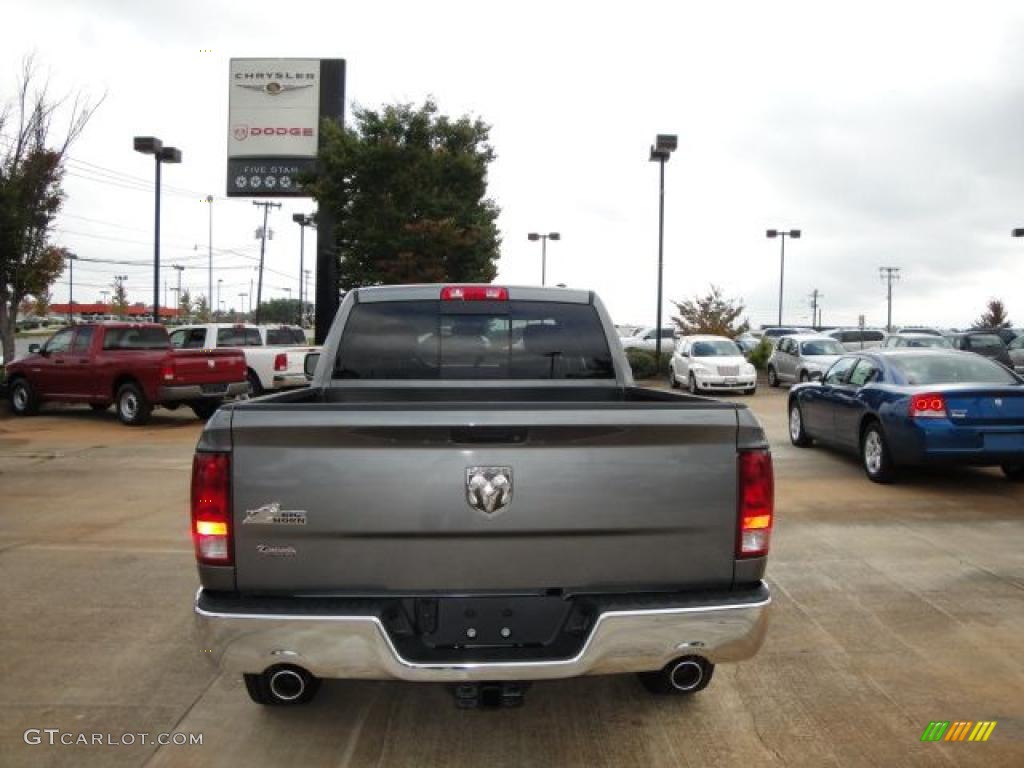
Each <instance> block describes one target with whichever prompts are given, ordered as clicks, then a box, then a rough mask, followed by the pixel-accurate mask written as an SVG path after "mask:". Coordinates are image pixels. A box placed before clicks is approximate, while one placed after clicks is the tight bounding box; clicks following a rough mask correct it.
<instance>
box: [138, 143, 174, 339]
mask: <svg viewBox="0 0 1024 768" xmlns="http://www.w3.org/2000/svg"><path fill="white" fill-rule="evenodd" d="M134 146H135V151H136V152H141V153H142V154H144V155H153V159H154V161H155V164H156V183H155V184H154V201H155V204H154V216H153V221H154V224H153V321H154V322H156V323H159V322H160V166H161V165H163V164H164V163H180V162H181V150H180V149H176V148H175V147H165V146H164V143H163V142H162V141H161V140H160V139H158V138H155V137H153V136H136V137H135V139H134Z"/></svg>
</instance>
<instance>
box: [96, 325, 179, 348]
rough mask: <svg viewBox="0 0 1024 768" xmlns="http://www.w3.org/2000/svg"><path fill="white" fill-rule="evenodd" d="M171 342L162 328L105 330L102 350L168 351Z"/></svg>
mask: <svg viewBox="0 0 1024 768" xmlns="http://www.w3.org/2000/svg"><path fill="white" fill-rule="evenodd" d="M170 346H171V340H170V339H169V338H168V336H167V331H166V330H165V329H163V328H107V329H106V333H105V334H104V336H103V349H105V350H107V351H111V350H124V349H168V348H169V347H170Z"/></svg>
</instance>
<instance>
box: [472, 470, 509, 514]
mask: <svg viewBox="0 0 1024 768" xmlns="http://www.w3.org/2000/svg"><path fill="white" fill-rule="evenodd" d="M466 501H468V502H469V506H471V507H472V508H473V509H476V510H479V511H480V512H483V513H484V514H485V515H494V514H497V513H498V512H500V511H501V510H503V509H504V508H505V507H507V506H508V505H509V503H510V502H511V501H512V467H467V468H466Z"/></svg>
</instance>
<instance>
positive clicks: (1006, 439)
mask: <svg viewBox="0 0 1024 768" xmlns="http://www.w3.org/2000/svg"><path fill="white" fill-rule="evenodd" d="M985 450H988V451H1012V452H1015V453H1019V452H1024V432H1011V433H1007V434H1002V435H993V434H988V435H985Z"/></svg>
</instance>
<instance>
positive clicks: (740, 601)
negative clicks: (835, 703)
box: [195, 584, 771, 682]
mask: <svg viewBox="0 0 1024 768" xmlns="http://www.w3.org/2000/svg"><path fill="white" fill-rule="evenodd" d="M244 602H245V601H244V598H239V599H238V600H237V605H235V606H227V607H225V605H224V604H223V601H221V600H216V601H214V600H206V599H204V592H203V590H199V592H198V593H197V594H196V601H195V617H196V621H197V624H198V629H199V634H200V638H201V644H202V645H201V649H202V651H203V652H204V655H206V656H207V657H208V658H210V659H211V660H212V661H213V662H214V663H215V664H216V665H218V666H219V667H220V668H221V669H223V670H225V671H228V672H233V673H260V672H263V671H264V670H265V669H266V668H267V667H270V666H272V665H274V664H284V663H287V664H294V665H297V666H300V667H303V668H305V669H307V670H308V671H309V672H310V673H312V674H313V675H316V676H317V677H326V678H365V679H372V680H387V679H394V680H407V681H414V682H458V681H473V680H476V681H483V680H494V681H497V680H545V679H555V678H565V677H576V676H579V675H601V674H617V673H624V672H645V671H653V670H657V669H661V668H662V667H663V666H664V665H665V664H667V663H668V662H669V661H671V660H672V659H674V658H677V657H679V656H684V655H697V656H703V657H704V658H706V659H707V660H708V661H710V662H712V663H715V664H717V663H721V662H732V661H742V660H743V659H747V658H750V657H751V656H753V655H754V654H755V653H756V652H757V650H758V649H759V648H760V647H761V644H762V642H763V641H764V636H765V630H766V628H767V622H768V607H769V605H770V603H771V595H770V594H769V592H768V589H767V587H766V586H764V585H763V584H762V585H761V586H760V587H759V588H758V589H757V590H756V591H755V592H753V593H751V594H743V595H740V594H737V599H736V600H735V601H731V600H730V601H728V602H720V603H716V604H711V605H708V604H694V605H685V604H684V605H680V606H678V607H670V608H656V609H640V610H611V611H605V612H602V613H601V614H600V615H599V616H598V617H597V619H596V620H595V622H594V626H593V628H592V629H591V631H590V635H589V637H587V639H586V641H585V642H584V644H583V647H582V649H581V650H580V651H579V653H577V654H576V655H575V656H572V657H571V658H565V659H543V660H534V661H530V660H526V661H523V660H517V661H487V662H479V661H465V662H459V661H446V662H441V663H437V662H432V663H424V662H417V661H410V660H408V659H405V658H403V657H402V656H401V654H399V652H398V650H397V649H396V648H395V645H394V644H393V643H392V641H391V638H390V637H389V636H388V633H387V631H386V630H385V628H384V625H383V623H382V622H381V620H380V619H379V618H378V617H377V616H373V615H366V616H358V615H310V614H305V613H299V612H288V613H272V614H268V613H246V612H243V611H244V607H243V606H244ZM218 604H219V605H218ZM215 605H216V606H217V607H214V606H215ZM236 608H237V610H236Z"/></svg>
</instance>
